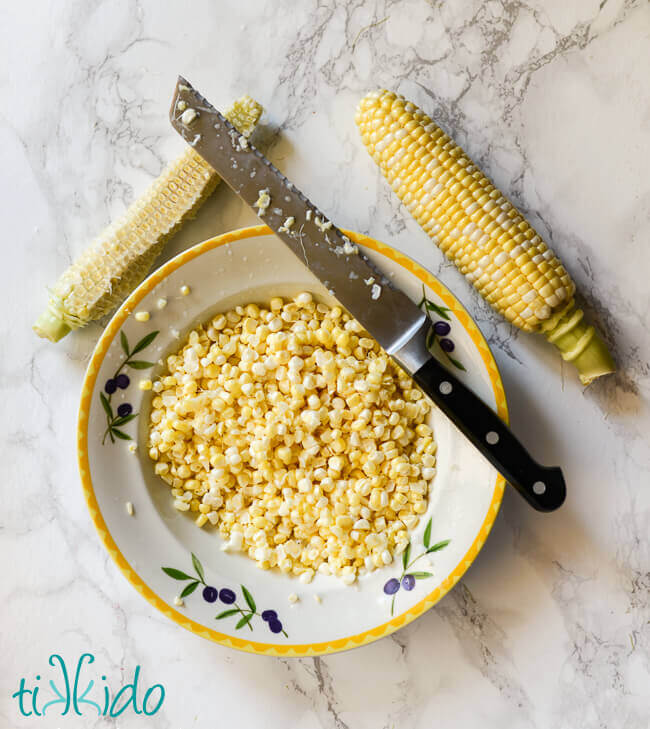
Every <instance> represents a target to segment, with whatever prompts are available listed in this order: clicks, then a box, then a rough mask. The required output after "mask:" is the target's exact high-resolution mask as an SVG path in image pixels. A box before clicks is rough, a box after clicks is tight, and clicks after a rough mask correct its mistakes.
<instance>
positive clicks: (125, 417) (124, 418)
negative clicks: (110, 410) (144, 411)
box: [111, 413, 138, 426]
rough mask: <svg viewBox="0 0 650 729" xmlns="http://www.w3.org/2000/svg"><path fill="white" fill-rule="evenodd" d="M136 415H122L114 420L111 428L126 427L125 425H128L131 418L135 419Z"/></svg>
mask: <svg viewBox="0 0 650 729" xmlns="http://www.w3.org/2000/svg"><path fill="white" fill-rule="evenodd" d="M137 417H138V413H131V414H130V415H122V416H120V417H119V418H115V420H114V421H113V422H112V423H111V425H112V426H116V425H126V423H130V422H131V421H132V420H133V418H137Z"/></svg>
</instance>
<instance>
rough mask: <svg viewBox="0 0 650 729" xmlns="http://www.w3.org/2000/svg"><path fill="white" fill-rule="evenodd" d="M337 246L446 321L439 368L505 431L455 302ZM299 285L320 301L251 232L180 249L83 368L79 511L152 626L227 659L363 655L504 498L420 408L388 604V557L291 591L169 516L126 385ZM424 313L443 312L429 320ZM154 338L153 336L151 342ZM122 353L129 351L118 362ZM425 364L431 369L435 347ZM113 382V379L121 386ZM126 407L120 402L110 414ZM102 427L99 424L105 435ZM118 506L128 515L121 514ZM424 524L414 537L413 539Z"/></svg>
mask: <svg viewBox="0 0 650 729" xmlns="http://www.w3.org/2000/svg"><path fill="white" fill-rule="evenodd" d="M348 235H349V236H350V238H352V239H353V240H354V241H355V242H356V243H358V244H360V245H362V246H363V247H364V249H365V250H366V252H367V253H368V254H369V255H370V256H371V257H372V258H373V259H374V260H375V261H376V263H377V265H379V266H380V268H382V269H383V270H384V271H385V272H386V273H388V274H389V275H391V276H392V277H393V280H394V281H395V283H396V284H397V285H398V286H400V287H401V288H402V289H403V290H404V291H405V292H406V293H408V294H409V295H410V296H412V298H413V299H415V300H420V299H421V298H422V295H423V290H424V292H425V293H426V296H427V298H428V299H429V301H431V302H432V304H433V306H434V308H433V309H432V310H431V312H430V314H431V315H432V316H433V318H434V320H441V321H442V320H443V319H442V316H447V317H448V319H449V321H448V323H449V324H450V326H451V331H450V332H449V334H448V335H447V338H450V339H451V340H452V341H453V343H454V345H455V346H454V350H453V352H452V353H451V356H452V357H453V360H454V362H455V363H456V365H461V366H462V367H464V370H460V369H458V367H457V366H455V365H454V364H452V363H450V361H449V360H446V361H447V364H448V365H450V366H452V367H454V372H455V374H456V375H457V376H459V377H460V378H461V379H462V380H463V381H464V382H465V383H466V384H467V385H469V386H470V387H471V388H472V389H473V390H474V391H475V392H476V393H477V394H478V395H480V396H481V397H482V398H483V399H484V400H485V401H486V402H487V403H489V404H490V405H491V406H492V407H493V408H494V409H495V410H497V412H498V413H499V415H500V416H501V417H502V418H503V419H504V420H507V407H506V401H505V395H504V391H503V387H502V383H501V378H500V376H499V372H498V370H497V367H496V364H495V362H494V359H493V357H492V354H491V353H490V350H489V348H488V346H487V344H486V342H485V340H484V338H483V336H482V335H481V333H480V331H479V330H478V328H477V326H476V325H475V323H474V322H473V321H472V319H471V318H470V317H469V315H468V314H467V312H466V311H465V310H464V309H463V307H462V306H461V305H460V303H459V302H458V301H457V300H456V299H455V297H454V296H453V295H452V294H451V293H450V292H449V291H448V290H447V289H446V288H445V287H444V286H443V285H442V284H441V283H440V282H439V281H438V280H437V279H435V278H434V277H433V276H432V275H431V274H430V273H428V272H427V271H425V270H424V269H423V268H421V267H420V266H418V265H417V264H416V263H414V262H413V261H411V260H410V259H408V258H406V257H405V256H403V255H401V254H399V253H398V252H396V251H395V250H393V249H391V248H390V247H388V246H386V245H384V244H382V243H379V242H377V241H374V240H372V239H369V238H367V237H364V236H361V235H358V234H355V233H352V232H348ZM183 285H185V286H188V287H189V288H190V293H189V295H186V296H182V295H181V293H180V289H181V286H183ZM423 287H424V289H423ZM303 290H308V291H311V292H312V293H313V294H314V295H315V296H316V297H317V298H320V299H321V300H323V301H325V302H331V301H332V299H331V297H330V296H329V294H328V293H327V291H326V290H325V288H324V287H323V286H322V285H321V284H320V283H319V282H318V281H317V280H316V279H315V278H314V277H313V276H312V274H311V273H310V272H309V271H308V270H307V269H306V268H305V267H304V266H303V265H302V264H301V263H300V261H299V260H298V259H297V258H296V257H294V256H293V254H292V253H291V252H290V251H289V250H288V249H287V248H286V247H285V246H284V244H283V243H282V242H281V241H280V240H279V239H277V238H276V237H275V236H273V235H272V234H271V233H270V231H269V230H268V228H266V227H265V226H257V227H253V228H246V229H243V230H239V231H233V232H231V233H227V234H225V235H221V236H219V237H217V238H213V239H211V240H208V241H205V242H204V243H200V244H199V245H197V246H195V247H193V248H191V249H190V250H188V251H185V252H184V253H182V254H180V255H179V256H177V257H176V258H174V259H173V260H171V261H169V262H168V263H166V264H165V265H164V266H162V267H161V268H160V269H158V270H157V271H156V272H155V273H153V274H152V275H151V276H150V277H149V278H148V279H147V280H146V281H145V282H144V283H142V284H141V286H140V287H139V288H138V289H137V290H136V291H135V292H134V293H133V294H132V295H131V297H130V298H129V299H128V300H127V301H126V302H125V303H124V305H123V306H122V307H121V308H120V310H119V311H118V312H117V313H116V314H115V316H114V317H113V319H112V320H111V322H110V324H109V325H108V327H107V328H106V330H105V332H104V334H103V335H102V337H101V339H100V340H99V343H98V344H97V347H96V349H95V352H94V354H93V357H92V359H91V362H90V365H89V367H88V372H87V374H86V378H85V381H84V386H83V394H82V399H81V407H80V412H79V426H78V446H79V464H80V471H81V478H82V482H83V488H84V492H85V496H86V499H87V502H88V508H89V510H90V513H91V515H92V518H93V521H94V523H95V525H96V527H97V529H98V531H99V534H100V537H101V539H102V541H103V543H104V545H105V546H106V548H107V549H108V551H109V553H110V554H111V556H112V557H113V559H114V560H115V562H116V563H117V565H118V566H119V567H120V569H121V570H122V572H123V573H124V574H125V576H126V577H127V579H128V580H129V581H130V582H131V583H132V584H133V585H134V586H135V587H136V589H137V590H138V591H139V592H141V593H142V594H143V595H144V596H145V597H146V598H147V599H148V600H149V601H150V602H151V603H152V604H153V605H154V606H155V607H157V608H158V609H159V610H161V611H162V612H163V613H164V614H165V615H167V616H168V617H170V618H171V619H172V620H175V621H176V622H177V623H179V624H180V625H182V626H183V627H185V628H188V629H189V630H192V631H193V632H195V633H197V634H199V635H202V636H204V637H206V638H210V639H212V640H215V641H217V642H219V643H223V644H225V645H228V646H231V647H235V648H239V649H242V650H247V651H251V652H255V653H265V654H272V655H285V656H286V655H294V656H301V655H317V654H322V653H330V652H334V651H338V650H345V649H347V648H352V647H355V646H359V645H363V644H365V643H368V642H370V641H373V640H376V639H378V638H381V637H382V636H385V635H388V634H389V633H391V632H393V631H395V630H397V629H398V628H400V627H402V626H403V625H406V624H407V623H409V622H410V621H412V620H414V619H415V618H416V617H418V616H419V615H421V614H422V613H423V612H425V611H426V610H428V609H429V608H430V607H431V606H432V605H434V604H435V603H436V602H437V601H438V600H439V599H440V598H441V597H442V596H443V595H444V594H445V593H446V592H448V591H449V590H450V589H451V588H452V587H453V585H454V584H455V583H456V582H457V581H458V580H459V579H460V577H461V576H462V574H463V573H464V572H465V570H466V569H467V568H468V567H469V565H470V564H471V562H472V560H473V559H474V558H475V557H476V554H477V553H478V551H479V550H480V548H481V547H482V545H483V543H484V541H485V539H486V537H487V535H488V533H489V531H490V528H491V526H492V524H493V522H494V519H495V517H496V515H497V512H498V510H499V506H500V503H501V497H502V494H503V487H504V482H503V479H502V478H501V477H500V476H499V475H498V474H497V473H496V471H495V470H494V469H493V468H492V466H490V465H489V464H488V463H487V461H485V460H484V459H483V457H482V456H481V455H479V454H478V453H477V452H476V451H475V449H474V448H473V447H472V446H471V445H470V444H469V443H468V442H467V441H466V440H465V439H464V438H463V436H462V435H461V434H460V433H459V432H458V431H457V430H456V428H455V427H454V426H453V425H451V423H450V422H449V421H448V420H447V419H446V418H445V417H444V416H443V415H442V414H441V413H440V411H438V410H437V409H435V408H434V409H433V411H432V414H431V424H432V427H433V428H434V434H435V439H436V442H437V444H438V455H437V474H436V476H435V479H434V481H433V487H432V491H431V494H430V497H429V507H428V512H427V514H425V515H424V516H423V518H422V519H421V521H420V523H419V525H418V527H417V528H416V529H415V530H414V532H413V533H412V538H411V546H410V555H409V562H411V561H412V560H413V559H415V558H416V557H417V558H418V561H417V564H416V565H413V566H412V567H411V568H409V569H407V570H406V572H408V573H409V574H412V573H417V575H418V579H416V580H415V586H414V587H413V588H412V589H410V590H408V589H405V586H410V584H409V581H408V580H407V581H406V583H402V584H401V585H400V589H399V590H398V591H397V593H396V594H394V595H393V596H391V595H388V594H386V593H385V592H384V587H385V585H386V583H387V582H388V581H389V580H393V579H396V580H399V579H400V578H401V576H402V575H403V573H404V572H405V570H404V568H403V565H402V560H401V558H400V559H399V560H396V561H395V562H394V563H393V564H391V565H389V566H386V567H384V568H382V569H379V570H376V571H374V572H373V573H371V574H368V575H364V576H362V577H361V578H360V579H359V580H358V583H357V584H356V585H354V586H346V585H344V584H342V582H341V581H340V580H338V579H337V578H335V577H329V576H323V575H320V574H319V575H317V576H316V577H315V578H314V580H313V582H312V583H311V584H308V585H305V584H303V583H302V582H300V581H299V580H298V579H296V578H293V577H288V576H286V575H282V574H281V573H279V572H277V571H263V570H260V569H258V568H257V567H256V565H255V563H254V562H253V561H252V560H249V559H248V558H247V557H245V556H243V555H241V554H232V553H226V552H223V551H222V550H221V549H220V546H221V540H220V537H219V535H218V532H216V530H215V529H214V528H211V527H204V528H203V529H199V528H197V526H196V525H195V524H194V519H193V517H192V515H191V514H189V513H180V512H178V511H176V509H174V508H173V506H172V501H171V497H170V493H169V487H168V486H167V485H166V484H164V483H163V482H162V481H161V480H160V479H158V477H156V476H155V475H154V473H153V468H152V462H151V461H150V460H149V457H148V454H147V450H146V434H147V419H148V417H147V414H148V408H149V403H150V401H151V395H152V393H151V392H143V391H142V390H140V389H139V387H138V381H139V380H140V379H144V378H150V377H152V375H155V373H156V372H157V371H160V369H161V367H160V364H158V362H159V360H161V358H162V357H164V356H165V354H167V353H168V352H171V351H173V350H175V349H176V348H177V347H178V346H179V344H180V343H181V341H182V339H183V336H184V334H185V333H186V332H187V331H189V330H190V329H191V328H192V327H194V326H195V325H196V324H197V323H199V322H201V321H204V320H206V319H207V318H209V317H210V316H211V315H213V314H215V313H216V312H218V311H223V310H227V309H229V308H231V307H233V306H234V305H237V304H244V303H249V302H251V301H258V302H264V301H267V300H268V299H269V298H270V297H271V296H272V295H280V296H287V295H291V294H295V293H298V292H299V291H303ZM160 298H165V299H167V302H168V304H167V306H166V307H165V308H163V309H159V308H158V307H157V301H158V299H160ZM435 307H444V309H443V310H442V312H443V313H442V314H440V313H439V312H436V309H435ZM140 310H146V311H149V312H150V314H151V319H150V320H149V321H148V322H146V323H143V322H139V321H136V319H135V317H134V313H135V312H136V311H140ZM154 331H158V334H157V335H156V336H155V338H153V339H152V340H151V336H152V333H153V332H154ZM147 335H150V336H149V338H148V339H149V340H150V341H148V339H147V338H146V337H147ZM179 337H180V338H179ZM137 342H143V345H144V346H143V348H142V349H141V350H140V351H138V352H137V353H135V354H133V350H134V349H136V343H137ZM125 347H126V349H128V351H129V352H130V353H131V354H130V357H129V358H128V359H129V361H133V360H136V361H143V360H144V361H145V362H151V363H154V366H153V367H151V368H144V369H134V368H133V367H132V366H130V365H128V364H125V360H126V359H127V357H126V355H125ZM437 354H438V355H439V356H441V357H442V358H443V361H444V360H445V355H444V353H443V352H442V350H440V349H439V348H438V349H437ZM142 366H143V367H144V365H142ZM118 370H119V372H120V374H126V375H127V377H128V379H129V384H128V385H127V386H126V387H125V388H119V387H118V388H117V389H116V390H115V392H113V393H112V394H110V393H109V392H106V383H107V381H109V380H115V375H116V372H117V371H118ZM120 384H123V385H124V384H126V380H125V379H124V378H122V379H121V380H120ZM111 389H112V388H111V386H110V385H109V386H108V390H109V391H110V390H111ZM127 404H128V405H130V406H131V408H132V413H131V415H134V417H131V416H125V417H123V418H120V416H119V415H118V413H117V410H118V407H119V406H120V405H123V406H126V405H127ZM127 410H128V407H123V408H122V410H121V412H123V413H124V412H126V411H127ZM136 414H137V415H136ZM109 422H112V424H113V427H112V428H111V429H110V431H111V432H109V433H107V426H108V423H109ZM116 431H117V433H116ZM118 433H121V434H123V435H126V436H128V437H129V438H130V440H126V439H123V438H120V436H119V435H118ZM111 434H113V441H114V442H111ZM134 445H135V446H137V450H136V451H135V453H132V452H131V450H130V449H129V446H131V447H133V446H134ZM127 502H128V503H130V504H132V505H133V514H132V515H130V514H129V513H128V511H127ZM194 516H195V515H194ZM429 523H430V524H431V527H430V530H429V531H430V534H425V530H426V527H427V524H429ZM446 540H450V541H449V544H448V545H447V546H445V547H444V548H442V549H440V550H439V551H433V552H431V553H429V554H424V552H426V545H429V547H431V546H433V545H434V544H437V543H440V542H443V541H446ZM421 554H422V555H423V556H421V557H420V555H421ZM192 555H194V557H193V556H192ZM163 567H165V568H168V569H167V570H166V571H163V569H162V568H163ZM427 574H430V575H431V576H426V575H427ZM181 575H185V576H184V577H182V576H181ZM194 582H196V583H198V584H197V585H196V586H195V588H194V589H193V591H192V592H191V594H187V595H186V596H185V597H184V599H183V603H184V604H183V605H182V606H179V605H176V604H175V598H176V597H177V596H178V595H179V594H180V593H181V592H182V591H183V589H185V588H187V589H188V590H189V589H192V588H191V587H190V586H191V585H192V584H193V583H194ZM392 584H393V585H395V583H394V582H393V583H392ZM206 587H212V588H215V589H214V590H209V589H207V590H206V589H205V588H206ZM291 593H296V594H297V595H298V596H299V600H298V602H297V603H295V604H290V603H289V601H288V596H289V595H290V594H291ZM215 596H216V600H214V601H212V599H213V598H214V597H215ZM316 596H318V597H316ZM233 598H234V602H233ZM317 600H319V601H317ZM391 609H392V610H393V614H392V615H391ZM264 611H274V612H275V613H276V614H277V620H278V621H279V622H280V623H281V625H282V632H272V630H271V627H272V626H275V629H276V630H277V627H278V626H277V623H274V622H273V620H275V619H272V620H269V619H268V616H269V613H266V615H265V617H266V618H267V619H264V618H263V617H262V613H263V612H264Z"/></svg>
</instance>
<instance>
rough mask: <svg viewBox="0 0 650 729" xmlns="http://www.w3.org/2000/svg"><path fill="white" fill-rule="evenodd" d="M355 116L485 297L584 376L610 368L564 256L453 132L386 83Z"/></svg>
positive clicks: (419, 214)
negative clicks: (581, 306) (576, 299)
mask: <svg viewBox="0 0 650 729" xmlns="http://www.w3.org/2000/svg"><path fill="white" fill-rule="evenodd" d="M356 122H357V125H358V127H359V131H360V133H361V137H362V139H363V141H364V144H365V145H366V147H367V149H368V151H369V153H370V155H371V156H372V158H373V159H374V160H375V162H376V163H377V164H378V165H379V167H380V169H381V171H382V172H383V174H384V176H385V177H386V179H387V180H388V182H389V184H390V185H391V187H392V188H393V190H394V191H395V192H396V193H397V195H398V196H399V198H400V199H401V200H402V202H403V203H404V204H405V205H406V207H407V208H408V210H409V211H410V212H411V213H412V215H413V216H414V218H415V219H416V220H417V221H418V223H419V224H420V225H421V226H422V228H423V229H424V230H425V232H426V233H427V234H428V235H429V237H430V238H431V239H432V240H433V241H434V242H435V243H436V244H437V245H438V246H439V247H440V248H441V250H442V251H443V252H444V253H445V255H446V256H447V257H448V258H449V259H450V260H451V261H452V262H453V263H454V264H455V265H456V266H457V267H458V268H459V269H460V271H461V272H462V273H463V274H465V276H466V277H467V279H468V280H469V281H470V282H471V283H472V284H473V285H474V286H475V288H476V289H477V290H478V291H479V293H480V294H481V295H482V296H483V297H484V298H485V300H486V301H487V302H488V303H490V304H491V305H492V306H493V307H494V308H495V309H496V310H497V311H499V312H500V313H501V314H502V315H503V316H504V317H505V318H506V319H507V320H508V321H510V322H511V323H512V324H514V325H515V326H518V327H519V328H521V329H523V330H525V331H534V332H540V333H543V334H544V335H545V336H546V338H547V339H548V341H549V342H551V343H552V344H554V345H555V346H556V347H557V348H558V349H559V350H560V352H561V354H562V357H563V358H564V359H565V360H566V361H568V362H572V363H573V364H574V365H575V367H576V368H577V370H578V372H579V374H580V379H581V381H582V382H583V383H584V384H588V383H590V382H591V381H593V380H594V379H595V378H596V377H600V376H601V375H604V374H608V373H610V372H613V371H614V369H615V367H614V362H613V360H612V357H611V355H610V354H609V352H608V351H607V347H606V346H605V344H604V342H603V341H602V340H601V339H600V337H599V336H598V334H597V333H596V332H595V330H594V328H593V327H592V326H588V325H587V324H586V322H585V321H584V319H583V312H582V311H581V310H580V309H578V308H576V306H575V304H574V301H573V294H574V292H575V284H574V283H573V281H572V280H571V278H570V276H569V274H568V273H567V272H566V270H565V269H564V267H563V266H562V264H561V263H560V261H559V260H558V259H557V257H556V256H555V254H554V253H553V251H551V250H550V249H549V248H548V247H547V246H546V244H545V243H544V241H543V240H542V239H541V237H540V236H539V234H538V233H537V232H536V231H535V230H534V229H533V228H532V227H531V226H530V225H529V224H528V222H527V221H526V220H525V219H524V218H523V216H522V215H521V214H520V213H519V211H518V210H516V209H515V208H514V207H513V205H512V204H511V203H510V202H509V201H508V200H506V198H505V197H504V196H503V195H502V194H501V192H499V190H497V189H496V188H495V187H494V185H493V184H492V183H491V182H490V181H489V180H488V179H487V177H485V175H484V174H483V173H482V172H481V170H480V169H478V168H477V167H476V165H474V163H473V162H472V160H471V159H469V157H468V156H467V155H466V154H465V153H464V152H463V150H462V149H461V148H460V147H459V146H458V145H457V144H456V143H455V142H454V141H453V140H452V139H450V138H449V137H448V136H447V135H446V134H445V133H444V132H443V131H442V130H441V129H440V128H439V127H438V126H437V125H436V124H434V123H433V122H432V121H431V119H430V118H429V117H427V116H426V115H425V114H424V113H423V112H422V111H420V109H418V108H417V107H416V106H415V105H414V104H412V103H410V102H408V101H406V100H405V99H404V98H403V97H401V96H397V95H396V94H394V93H392V92H389V91H378V92H373V93H370V94H368V95H367V96H366V97H365V98H364V99H362V100H361V102H360V103H359V107H358V109H357V114H356Z"/></svg>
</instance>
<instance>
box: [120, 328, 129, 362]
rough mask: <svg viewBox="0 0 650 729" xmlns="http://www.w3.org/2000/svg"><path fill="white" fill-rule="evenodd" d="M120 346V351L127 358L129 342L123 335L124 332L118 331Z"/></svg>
mask: <svg viewBox="0 0 650 729" xmlns="http://www.w3.org/2000/svg"><path fill="white" fill-rule="evenodd" d="M120 344H121V345H122V350H123V351H124V354H125V355H126V356H127V357H128V356H129V340H128V339H127V338H126V334H125V333H124V331H120Z"/></svg>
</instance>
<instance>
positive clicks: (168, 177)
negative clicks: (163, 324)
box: [34, 96, 262, 342]
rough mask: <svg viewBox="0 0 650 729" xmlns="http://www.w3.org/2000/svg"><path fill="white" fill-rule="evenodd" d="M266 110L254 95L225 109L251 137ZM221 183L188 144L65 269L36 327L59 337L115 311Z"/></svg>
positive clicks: (53, 337)
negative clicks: (179, 228) (138, 196)
mask: <svg viewBox="0 0 650 729" xmlns="http://www.w3.org/2000/svg"><path fill="white" fill-rule="evenodd" d="M261 114H262V107H261V106H260V105H259V104H258V103H257V102H256V101H254V100H253V99H251V97H250V96H243V97H242V98H240V99H238V100H237V101H236V102H235V103H234V104H233V105H232V106H231V107H230V108H229V109H228V110H227V111H226V112H225V116H226V117H227V118H228V120H229V121H230V122H231V123H232V124H234V126H235V127H237V129H238V130H239V131H240V132H241V133H242V134H243V135H244V136H246V137H248V136H250V134H251V133H252V132H253V130H254V129H255V125H256V124H257V122H258V120H259V118H260V116H261ZM218 182H219V177H218V176H217V175H216V173H215V171H214V170H213V169H212V167H210V165H209V164H208V163H207V162H206V161H205V160H204V159H203V158H202V157H201V156H200V155H199V154H197V153H196V152H195V151H194V149H193V148H192V147H187V149H186V150H185V151H184V152H183V154H181V155H180V157H178V159H176V160H175V161H174V162H172V163H171V164H170V165H169V166H168V167H167V168H166V169H165V170H164V171H163V173H162V174H161V175H160V177H158V178H157V179H156V180H155V181H154V182H153V184H152V185H151V186H150V187H149V189H148V190H147V191H146V192H145V193H144V194H143V195H142V196H141V197H140V198H138V199H137V200H136V201H135V202H134V203H133V204H132V205H131V206H130V207H129V208H128V210H127V211H126V213H125V214H124V215H123V216H122V218H121V219H120V220H118V221H117V222H116V223H114V224H113V225H111V226H110V227H109V228H107V229H106V230H105V231H104V232H103V233H102V234H101V235H100V236H99V237H98V238H96V239H95V240H94V241H93V243H91V245H90V246H89V247H88V248H86V250H84V251H83V252H82V254H81V255H80V256H79V258H78V259H77V260H76V261H75V262H74V263H73V264H72V265H71V266H70V267H69V268H68V269H67V270H66V271H65V272H64V273H63V275H62V276H61V277H60V278H59V280H58V281H57V282H56V284H55V285H54V287H53V288H52V289H51V291H50V298H49V302H48V305H47V308H46V309H45V311H44V312H43V314H41V316H40V317H39V318H38V320H37V321H36V323H35V324H34V331H35V332H36V333H37V334H38V335H39V336H40V337H45V338H47V339H50V340H51V341H54V342H56V341H58V340H59V339H61V338H62V337H64V336H65V335H66V334H67V333H68V332H69V331H70V330H71V329H77V328H79V327H82V326H85V325H86V324H87V323H88V322H90V321H93V320H95V319H99V318H100V317H102V316H104V315H105V314H108V313H109V312H111V311H112V310H113V309H114V308H115V307H116V306H117V305H118V304H119V303H120V302H121V301H122V300H123V299H124V298H126V296H127V295H128V294H129V293H131V291H132V290H133V289H134V288H135V287H136V286H137V285H138V284H139V283H140V282H141V281H142V279H143V278H144V277H145V276H146V275H147V273H148V272H149V270H150V269H151V266H152V265H153V263H154V261H155V260H156V258H157V257H158V255H159V254H160V252H161V250H162V248H163V246H164V244H165V242H166V241H167V239H168V238H169V237H170V236H171V235H172V234H173V233H174V232H175V231H176V230H177V229H178V227H179V226H180V224H181V223H182V222H183V221H184V220H185V219H187V218H188V217H190V216H192V215H193V214H194V213H195V212H196V210H197V209H198V207H199V206H200V205H201V204H202V203H203V201H204V200H205V199H206V198H207V197H208V196H209V195H210V193H211V192H212V191H213V190H214V188H215V187H216V185H217V183H218Z"/></svg>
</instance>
